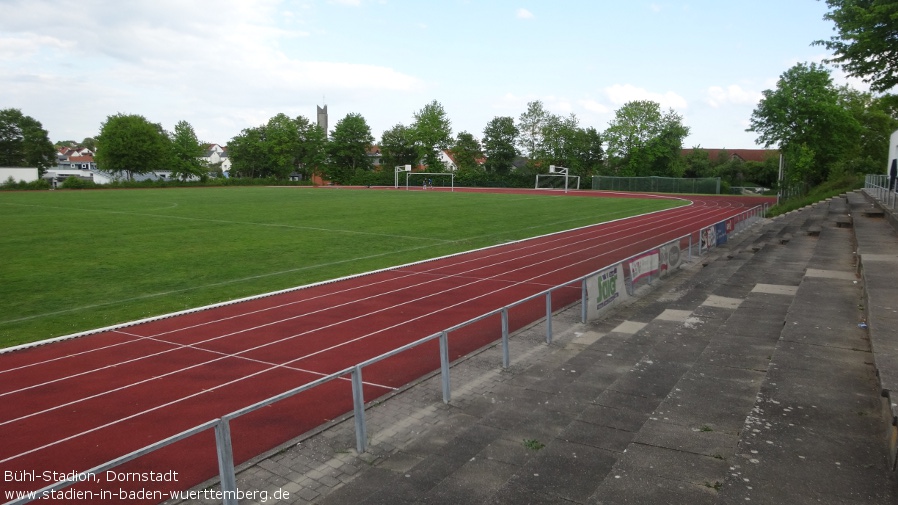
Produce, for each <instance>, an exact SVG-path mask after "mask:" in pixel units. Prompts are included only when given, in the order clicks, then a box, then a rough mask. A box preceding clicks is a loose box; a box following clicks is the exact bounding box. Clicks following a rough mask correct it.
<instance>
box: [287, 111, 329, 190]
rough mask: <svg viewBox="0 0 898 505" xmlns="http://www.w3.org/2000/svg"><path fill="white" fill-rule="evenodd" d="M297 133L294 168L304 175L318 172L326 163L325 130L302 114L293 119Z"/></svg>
mask: <svg viewBox="0 0 898 505" xmlns="http://www.w3.org/2000/svg"><path fill="white" fill-rule="evenodd" d="M294 122H295V123H296V130H297V133H298V134H299V144H298V146H297V151H296V156H295V157H296V170H297V172H299V173H301V174H303V175H304V176H305V177H310V176H312V175H313V174H320V173H321V172H322V170H323V167H324V165H325V163H327V132H325V131H324V130H323V129H322V128H321V127H320V126H318V124H316V123H312V122H311V121H310V120H308V119H307V118H305V117H303V116H297V117H296V119H294Z"/></svg>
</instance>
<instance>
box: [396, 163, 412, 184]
mask: <svg viewBox="0 0 898 505" xmlns="http://www.w3.org/2000/svg"><path fill="white" fill-rule="evenodd" d="M411 171H412V166H411V165H399V166H397V167H396V171H395V173H394V174H393V187H394V188H395V189H399V172H411Z"/></svg>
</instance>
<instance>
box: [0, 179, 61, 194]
mask: <svg viewBox="0 0 898 505" xmlns="http://www.w3.org/2000/svg"><path fill="white" fill-rule="evenodd" d="M41 189H50V183H49V182H47V181H46V180H44V179H38V180H36V181H31V182H25V181H16V180H15V179H13V178H12V176H10V177H9V178H8V179H6V181H5V182H3V183H2V184H0V191H36V190H41Z"/></svg>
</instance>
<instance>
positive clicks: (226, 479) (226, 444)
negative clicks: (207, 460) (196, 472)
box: [215, 417, 237, 505]
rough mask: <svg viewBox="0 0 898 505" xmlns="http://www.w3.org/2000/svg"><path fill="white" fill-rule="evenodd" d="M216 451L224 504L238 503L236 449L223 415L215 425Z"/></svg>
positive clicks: (235, 504)
mask: <svg viewBox="0 0 898 505" xmlns="http://www.w3.org/2000/svg"><path fill="white" fill-rule="evenodd" d="M215 451H216V452H217V453H218V476H219V478H220V479H221V492H222V498H221V503H222V505H237V476H236V475H235V473H234V449H233V447H232V446H231V426H230V423H229V422H228V418H226V417H222V418H221V419H219V420H218V424H216V425H215Z"/></svg>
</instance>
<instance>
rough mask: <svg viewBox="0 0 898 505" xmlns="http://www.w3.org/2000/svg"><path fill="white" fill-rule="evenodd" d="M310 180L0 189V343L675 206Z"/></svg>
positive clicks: (659, 202)
mask: <svg viewBox="0 0 898 505" xmlns="http://www.w3.org/2000/svg"><path fill="white" fill-rule="evenodd" d="M679 204H680V202H676V201H671V200H637V199H611V198H584V197H565V196H541V195H514V194H507V195H503V194H477V193H461V192H456V193H447V192H438V191H427V192H424V191H409V192H406V191H383V190H364V189H360V190H349V189H321V188H319V189H314V188H270V187H234V188H195V189H150V190H110V191H43V192H3V193H0V215H2V220H0V258H3V263H2V266H0V308H2V310H0V347H8V346H11V345H16V344H21V343H25V342H32V341H37V340H42V339H46V338H51V337H55V336H59V335H66V334H71V333H75V332H79V331H84V330H89V329H92V328H98V327H102V326H108V325H111V324H115V323H121V322H126V321H132V320H135V319H140V318H144V317H149V316H153V315H158V314H165V313H169V312H174V311H179V310H183V309H187V308H191V307H198V306H202V305H207V304H211V303H215V302H221V301H226V300H233V299H235V298H240V297H245V296H250V295H254V294H259V293H265V292H269V291H274V290H279V289H284V288H289V287H293V286H299V285H304V284H310V283H313V282H317V281H322V280H327V279H333V278H336V277H342V276H346V275H350V274H355V273H360V272H366V271H371V270H376V269H380V268H385V267H389V266H394V265H399V264H404V263H409V262H413V261H417V260H422V259H426V258H433V257H438V256H443V255H446V254H451V253H455V252H460V251H466V250H471V249H475V248H480V247H485V246H490V245H495V244H501V243H503V242H507V241H511V240H516V239H521V238H526V237H532V236H536V235H541V234H545V233H551V232H555V231H560V230H565V229H570V228H574V227H578V226H584V225H588V224H594V223H598V222H603V221H608V220H612V219H618V218H622V217H626V216H630V215H634V214H641V213H644V212H650V211H654V210H659V209H662V208H669V207H674V206H677V205H679Z"/></svg>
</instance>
